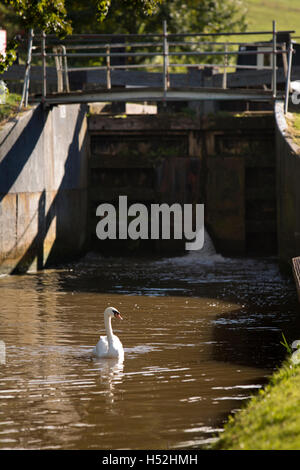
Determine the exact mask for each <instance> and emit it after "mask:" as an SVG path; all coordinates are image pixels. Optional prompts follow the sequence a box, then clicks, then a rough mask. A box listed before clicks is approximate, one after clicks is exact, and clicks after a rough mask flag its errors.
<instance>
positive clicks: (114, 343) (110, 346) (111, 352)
mask: <svg viewBox="0 0 300 470" xmlns="http://www.w3.org/2000/svg"><path fill="white" fill-rule="evenodd" d="M107 310H110V309H109V308H108V309H106V311H105V312H104V317H105V316H107V315H108V314H107V313H106V312H107ZM109 334H110V338H111V340H110V341H108V338H107V336H100V338H99V341H98V343H97V344H96V346H95V347H94V349H93V354H94V355H95V356H97V357H103V358H119V359H121V360H122V359H123V358H124V349H123V345H122V343H121V341H120V340H119V338H118V337H117V336H116V335H114V334H113V333H112V330H111V331H110V332H109Z"/></svg>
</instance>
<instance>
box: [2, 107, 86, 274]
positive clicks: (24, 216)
mask: <svg viewBox="0 0 300 470" xmlns="http://www.w3.org/2000/svg"><path fill="white" fill-rule="evenodd" d="M86 130H87V124H86V107H85V106H82V105H68V106H57V107H54V108H52V109H49V110H43V108H42V106H38V107H36V108H33V109H31V110H29V111H27V112H25V113H23V114H21V115H19V116H18V117H17V119H16V120H15V121H9V122H8V123H7V124H6V125H5V126H3V127H2V129H1V131H0V272H2V273H3V272H9V273H13V272H20V271H26V270H27V269H37V268H38V269H40V268H43V267H45V266H47V265H51V264H52V263H55V262H56V261H61V260H63V259H66V258H68V257H69V256H74V255H75V254H78V253H79V252H80V251H81V250H82V249H83V247H84V245H85V241H86V208H87V155H88V147H87V141H88V140H87V133H86Z"/></svg>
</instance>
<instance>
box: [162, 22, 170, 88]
mask: <svg viewBox="0 0 300 470" xmlns="http://www.w3.org/2000/svg"><path fill="white" fill-rule="evenodd" d="M163 58H164V63H163V88H164V96H165V97H166V93H167V90H168V88H169V46H168V32H167V22H166V20H164V22H163Z"/></svg>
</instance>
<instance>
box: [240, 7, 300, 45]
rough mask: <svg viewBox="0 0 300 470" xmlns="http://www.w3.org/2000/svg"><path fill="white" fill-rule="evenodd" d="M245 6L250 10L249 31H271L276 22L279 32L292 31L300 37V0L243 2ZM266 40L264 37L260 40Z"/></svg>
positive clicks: (248, 18)
mask: <svg viewBox="0 0 300 470" xmlns="http://www.w3.org/2000/svg"><path fill="white" fill-rule="evenodd" d="M243 4H244V5H245V7H246V8H247V9H248V14H247V21H248V30H249V31H271V30H272V21H273V20H275V21H276V26H277V30H281V31H283V30H285V31H286V30H292V31H295V32H296V34H295V35H299V36H300V27H299V20H300V2H299V0H289V1H287V0H243ZM265 38H266V37H265V36H262V37H260V38H259V40H262V39H265ZM255 40H256V39H255Z"/></svg>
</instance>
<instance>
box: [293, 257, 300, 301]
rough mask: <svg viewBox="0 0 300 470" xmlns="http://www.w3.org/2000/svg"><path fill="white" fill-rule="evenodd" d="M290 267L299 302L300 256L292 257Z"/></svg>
mask: <svg viewBox="0 0 300 470" xmlns="http://www.w3.org/2000/svg"><path fill="white" fill-rule="evenodd" d="M292 267H293V274H294V279H295V283H296V289H297V294H298V300H299V302H300V256H297V257H296V258H292Z"/></svg>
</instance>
